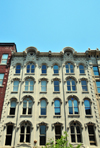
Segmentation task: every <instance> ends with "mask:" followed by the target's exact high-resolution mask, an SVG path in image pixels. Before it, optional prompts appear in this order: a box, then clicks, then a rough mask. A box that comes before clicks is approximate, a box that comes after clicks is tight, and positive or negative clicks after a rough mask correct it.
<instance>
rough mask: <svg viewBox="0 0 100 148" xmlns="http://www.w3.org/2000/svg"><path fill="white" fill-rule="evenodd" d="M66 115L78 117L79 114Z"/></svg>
mask: <svg viewBox="0 0 100 148" xmlns="http://www.w3.org/2000/svg"><path fill="white" fill-rule="evenodd" d="M68 117H80V115H79V114H69V115H68Z"/></svg>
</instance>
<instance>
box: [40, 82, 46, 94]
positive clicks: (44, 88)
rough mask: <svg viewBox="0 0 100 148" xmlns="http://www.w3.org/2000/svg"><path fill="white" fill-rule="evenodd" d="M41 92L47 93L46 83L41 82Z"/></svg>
mask: <svg viewBox="0 0 100 148" xmlns="http://www.w3.org/2000/svg"><path fill="white" fill-rule="evenodd" d="M41 91H42V92H45V91H47V81H41Z"/></svg>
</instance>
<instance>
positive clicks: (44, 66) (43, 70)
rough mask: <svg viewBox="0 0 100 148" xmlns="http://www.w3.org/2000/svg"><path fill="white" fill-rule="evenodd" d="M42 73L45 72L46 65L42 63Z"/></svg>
mask: <svg viewBox="0 0 100 148" xmlns="http://www.w3.org/2000/svg"><path fill="white" fill-rule="evenodd" d="M42 73H43V74H46V73H47V66H46V65H42Z"/></svg>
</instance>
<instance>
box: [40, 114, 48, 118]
mask: <svg viewBox="0 0 100 148" xmlns="http://www.w3.org/2000/svg"><path fill="white" fill-rule="evenodd" d="M42 117H44V118H46V117H47V115H39V118H42Z"/></svg>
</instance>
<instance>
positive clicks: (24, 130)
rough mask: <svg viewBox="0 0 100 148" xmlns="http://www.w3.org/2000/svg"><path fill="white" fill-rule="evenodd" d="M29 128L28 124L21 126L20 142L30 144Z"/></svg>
mask: <svg viewBox="0 0 100 148" xmlns="http://www.w3.org/2000/svg"><path fill="white" fill-rule="evenodd" d="M30 133H31V131H30V126H29V125H28V124H24V125H23V126H21V130H20V142H27V143H30Z"/></svg>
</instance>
